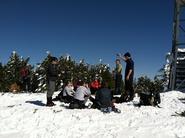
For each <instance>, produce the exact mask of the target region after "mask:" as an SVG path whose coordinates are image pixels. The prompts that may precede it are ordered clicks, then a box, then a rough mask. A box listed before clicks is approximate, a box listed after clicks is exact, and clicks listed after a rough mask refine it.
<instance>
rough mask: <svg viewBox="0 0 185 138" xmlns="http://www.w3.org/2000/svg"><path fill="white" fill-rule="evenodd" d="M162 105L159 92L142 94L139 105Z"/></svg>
mask: <svg viewBox="0 0 185 138" xmlns="http://www.w3.org/2000/svg"><path fill="white" fill-rule="evenodd" d="M160 103H161V97H160V93H159V92H141V93H140V103H139V105H151V106H158V104H160Z"/></svg>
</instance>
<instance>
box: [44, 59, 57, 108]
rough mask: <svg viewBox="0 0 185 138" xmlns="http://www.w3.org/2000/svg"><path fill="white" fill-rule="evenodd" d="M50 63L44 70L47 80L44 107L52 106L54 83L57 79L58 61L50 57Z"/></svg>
mask: <svg viewBox="0 0 185 138" xmlns="http://www.w3.org/2000/svg"><path fill="white" fill-rule="evenodd" d="M50 62H51V63H49V65H48V67H47V70H46V78H47V103H46V106H54V105H55V104H54V103H53V102H52V96H53V93H54V91H55V87H56V81H57V78H58V59H57V58H56V57H50Z"/></svg>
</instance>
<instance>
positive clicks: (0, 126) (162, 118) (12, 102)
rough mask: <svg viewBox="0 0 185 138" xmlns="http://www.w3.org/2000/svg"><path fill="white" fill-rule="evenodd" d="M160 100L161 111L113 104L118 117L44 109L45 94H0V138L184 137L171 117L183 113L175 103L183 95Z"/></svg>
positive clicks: (182, 121) (179, 120) (183, 127)
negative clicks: (117, 111)
mask: <svg viewBox="0 0 185 138" xmlns="http://www.w3.org/2000/svg"><path fill="white" fill-rule="evenodd" d="M56 94H57V93H56ZM161 97H162V103H161V104H160V106H161V107H162V108H155V107H141V108H138V107H134V106H133V104H132V103H124V104H119V105H117V107H118V108H119V109H121V110H122V113H121V114H116V113H110V114H103V113H101V112H100V111H98V110H94V109H84V110H69V109H66V108H65V107H64V106H61V104H62V103H60V102H56V104H57V106H55V107H52V108H49V107H45V106H43V103H45V94H11V93H5V94H0V120H1V121H0V138H83V137H84V138H185V118H183V117H175V116H171V115H173V114H174V113H175V112H181V111H184V110H185V104H183V103H181V102H180V101H179V100H178V98H185V94H184V93H180V92H176V91H172V92H168V93H163V94H162V95H161ZM42 102H43V103H42Z"/></svg>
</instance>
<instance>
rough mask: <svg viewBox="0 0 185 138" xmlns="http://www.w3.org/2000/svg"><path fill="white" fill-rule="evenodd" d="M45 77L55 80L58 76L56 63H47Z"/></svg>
mask: <svg viewBox="0 0 185 138" xmlns="http://www.w3.org/2000/svg"><path fill="white" fill-rule="evenodd" d="M46 77H47V80H48V81H56V80H57V77H58V65H57V64H49V65H48V68H47V70H46Z"/></svg>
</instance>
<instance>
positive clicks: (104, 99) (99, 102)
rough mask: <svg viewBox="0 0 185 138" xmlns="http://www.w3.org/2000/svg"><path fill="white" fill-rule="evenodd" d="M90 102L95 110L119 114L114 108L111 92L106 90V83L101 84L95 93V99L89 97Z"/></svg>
mask: <svg viewBox="0 0 185 138" xmlns="http://www.w3.org/2000/svg"><path fill="white" fill-rule="evenodd" d="M90 100H91V102H93V105H92V108H97V109H99V110H101V111H102V112H106V113H110V112H111V111H114V112H120V111H119V110H118V109H117V108H115V106H114V103H113V97H112V92H111V90H110V89H109V88H108V83H107V82H105V81H103V82H102V84H101V89H99V90H98V91H97V93H96V95H95V99H94V98H93V97H90Z"/></svg>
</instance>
